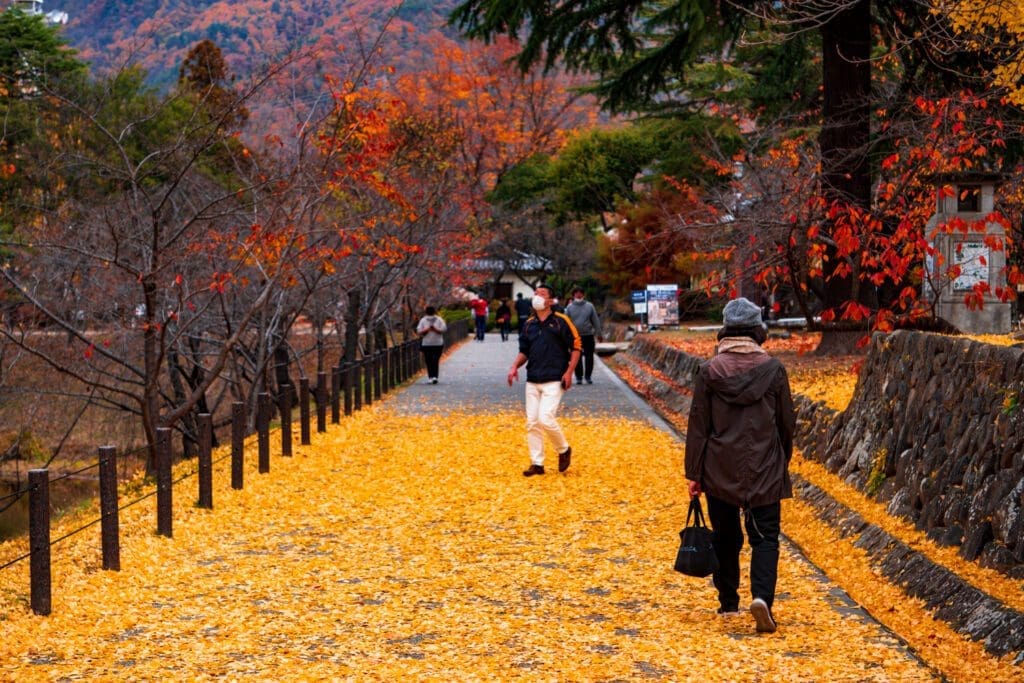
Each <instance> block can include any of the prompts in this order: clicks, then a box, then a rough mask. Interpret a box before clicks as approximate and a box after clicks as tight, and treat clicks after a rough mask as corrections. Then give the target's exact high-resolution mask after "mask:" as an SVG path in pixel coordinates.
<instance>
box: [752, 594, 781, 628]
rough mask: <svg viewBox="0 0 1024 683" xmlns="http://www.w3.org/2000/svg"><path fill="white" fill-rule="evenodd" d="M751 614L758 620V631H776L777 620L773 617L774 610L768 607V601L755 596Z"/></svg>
mask: <svg viewBox="0 0 1024 683" xmlns="http://www.w3.org/2000/svg"><path fill="white" fill-rule="evenodd" d="M750 614H751V615H752V616H753V617H754V621H756V622H757V632H758V633H775V628H776V626H775V620H774V619H772V611H771V610H770V609H768V603H766V602H765V601H764V600H762V599H761V598H754V600H753V602H751V603H750Z"/></svg>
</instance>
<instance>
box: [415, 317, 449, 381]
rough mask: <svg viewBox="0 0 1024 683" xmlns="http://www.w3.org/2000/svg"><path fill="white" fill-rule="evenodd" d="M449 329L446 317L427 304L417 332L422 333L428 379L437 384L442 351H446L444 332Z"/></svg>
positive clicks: (421, 340)
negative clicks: (445, 320)
mask: <svg viewBox="0 0 1024 683" xmlns="http://www.w3.org/2000/svg"><path fill="white" fill-rule="evenodd" d="M447 329H448V325H446V324H445V322H444V318H442V317H441V316H439V315H437V310H436V309H435V308H434V307H433V306H427V309H426V311H425V315H424V316H423V317H422V318H420V322H419V323H418V324H417V325H416V334H418V335H420V337H422V339H420V351H421V352H422V353H423V363H424V364H425V365H426V366H427V380H428V381H429V382H430V383H431V384H437V377H438V370H439V369H440V365H441V352H442V351H444V333H445V331H446V330H447Z"/></svg>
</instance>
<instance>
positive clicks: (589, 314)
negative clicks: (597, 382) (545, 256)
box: [565, 287, 601, 384]
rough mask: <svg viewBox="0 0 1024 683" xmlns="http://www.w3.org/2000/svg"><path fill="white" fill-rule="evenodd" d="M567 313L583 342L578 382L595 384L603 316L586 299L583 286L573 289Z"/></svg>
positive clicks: (577, 372) (577, 366) (566, 309)
mask: <svg viewBox="0 0 1024 683" xmlns="http://www.w3.org/2000/svg"><path fill="white" fill-rule="evenodd" d="M565 314H566V315H567V316H569V319H570V320H572V324H573V325H574V326H575V327H576V331H577V332H579V333H580V342H581V343H582V344H583V356H582V358H580V362H579V363H577V364H576V384H583V382H584V381H586V383H587V384H593V383H594V381H593V380H592V379H591V375H593V374H594V347H595V346H596V342H595V339H596V341H600V340H601V317H600V316H599V315H598V314H597V309H596V308H594V304H592V303H590V302H589V301H587V300H586V298H585V292H584V291H583V288H582V287H577V288H576V289H574V290H572V300H571V301H570V302H569V305H568V306H566V307H565Z"/></svg>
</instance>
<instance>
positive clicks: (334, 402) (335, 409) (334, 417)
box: [331, 365, 341, 424]
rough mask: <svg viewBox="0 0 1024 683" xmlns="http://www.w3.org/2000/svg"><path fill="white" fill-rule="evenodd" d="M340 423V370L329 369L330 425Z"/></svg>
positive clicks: (336, 367)
mask: <svg viewBox="0 0 1024 683" xmlns="http://www.w3.org/2000/svg"><path fill="white" fill-rule="evenodd" d="M339 422H341V368H340V367H339V366H337V365H335V366H334V367H333V368H331V423H332V424H338V423H339Z"/></svg>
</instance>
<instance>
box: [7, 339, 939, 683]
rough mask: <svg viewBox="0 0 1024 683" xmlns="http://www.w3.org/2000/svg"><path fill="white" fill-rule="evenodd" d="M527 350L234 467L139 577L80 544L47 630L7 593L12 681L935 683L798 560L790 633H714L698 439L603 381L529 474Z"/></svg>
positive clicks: (71, 553) (463, 369)
mask: <svg viewBox="0 0 1024 683" xmlns="http://www.w3.org/2000/svg"><path fill="white" fill-rule="evenodd" d="M514 354H515V345H514V342H505V343H504V344H502V342H500V340H499V339H498V337H497V336H488V338H487V340H486V341H485V342H483V343H476V342H472V341H467V342H464V343H463V344H462V345H461V346H459V347H458V348H456V349H454V350H453V351H452V352H451V353H450V354H449V356H448V357H447V358H446V359H445V360H444V361H443V363H442V366H441V373H440V383H439V384H437V385H429V384H425V383H424V382H423V381H422V378H419V379H417V380H416V381H415V382H414V383H412V384H411V385H410V386H407V387H405V388H403V389H401V390H399V391H395V392H391V393H390V394H389V395H388V396H387V397H385V398H384V400H383V401H381V402H375V403H374V405H373V406H372V407H371V408H369V409H367V410H363V411H360V412H359V413H357V414H356V415H354V416H353V417H351V418H346V419H344V420H342V423H341V424H340V425H331V426H330V428H329V430H328V432H327V433H325V434H316V435H315V436H314V437H313V443H312V444H311V445H310V446H304V447H300V448H298V449H296V453H295V456H294V457H293V458H291V459H287V458H280V457H278V455H277V452H276V451H275V452H274V453H273V455H274V457H275V459H274V465H273V468H272V469H273V476H265V477H261V476H259V475H257V474H254V473H253V474H250V473H248V472H247V474H246V476H247V479H246V481H247V488H246V489H245V490H244V491H232V490H230V489H228V488H227V483H226V480H225V476H224V472H223V471H217V472H216V473H215V481H216V486H217V490H216V492H215V500H217V501H218V503H217V507H216V508H215V509H214V510H212V511H209V510H200V509H197V508H195V507H193V506H192V505H191V501H189V500H183V499H185V498H186V497H185V496H179V497H178V498H176V510H175V519H176V520H179V521H178V522H176V526H175V536H174V538H173V539H168V538H162V537H157V536H155V535H153V534H152V531H151V527H152V517H151V516H150V515H151V514H152V510H151V509H150V510H143V511H142V512H140V513H134V512H133V514H134V515H135V517H129V518H127V519H125V520H123V528H124V529H125V530H126V533H127V534H128V536H129V537H128V538H127V539H126V541H125V543H124V546H125V548H124V553H123V556H124V561H123V563H122V566H123V571H122V572H120V573H118V574H115V573H110V572H100V571H94V569H95V567H96V565H97V563H98V559H97V558H95V557H94V556H93V555H94V554H95V553H94V551H93V550H92V549H87V548H79V547H78V546H73V547H71V548H69V550H68V553H67V555H66V556H68V557H71V558H73V559H71V560H63V561H61V562H60V563H59V566H58V567H55V571H56V572H57V573H58V576H56V577H55V579H56V581H58V582H60V583H61V585H62V589H61V591H60V593H59V597H58V599H57V602H58V603H59V604H55V606H54V613H53V615H51V616H50V617H47V618H41V617H35V616H32V615H31V614H30V613H27V610H26V609H25V607H24V605H18V604H16V603H12V602H10V601H9V598H8V594H7V593H6V592H0V619H2V620H3V629H4V638H3V639H0V679H2V680H40V679H43V680H52V679H59V678H68V679H73V678H91V679H97V678H100V679H118V680H124V679H134V680H139V679H142V680H157V679H159V680H167V679H170V680H182V679H189V680H192V679H196V678H204V677H215V676H216V677H226V678H229V679H233V680H234V679H252V680H321V679H345V680H438V681H451V680H513V679H522V680H558V681H565V680H584V681H590V680H665V681H678V680H702V681H708V680H711V681H823V680H830V681H831V680H834V681H844V680H845V681H853V680H856V681H873V680H878V681H929V680H935V678H936V677H935V676H934V674H933V673H932V672H931V671H929V670H928V669H927V668H925V667H923V666H922V665H921V664H920V663H919V662H918V661H917V660H916V659H914V658H913V657H912V656H911V654H910V653H909V652H907V650H906V649H905V648H904V647H903V646H902V645H901V644H900V643H899V642H898V641H897V640H896V639H895V638H893V637H892V636H891V635H890V634H888V633H887V632H886V631H885V630H884V629H882V628H881V627H880V626H879V625H878V624H877V623H875V622H874V621H872V620H870V619H869V618H867V617H866V616H865V615H864V613H863V611H861V610H859V609H857V608H856V607H855V606H854V605H852V604H851V602H850V601H849V599H848V598H846V597H845V595H844V594H843V593H842V592H841V591H839V590H838V589H837V588H836V586H835V585H834V584H832V583H830V582H829V581H827V580H826V579H825V578H824V577H823V576H822V575H821V573H820V572H818V571H817V570H816V569H815V568H814V567H812V566H811V565H810V564H808V563H807V562H805V561H803V560H802V559H801V558H800V557H799V556H798V555H796V554H795V553H794V552H793V551H792V549H791V548H789V547H786V548H784V549H783V558H782V561H781V563H780V581H779V591H780V594H779V597H778V601H777V603H776V614H777V616H778V618H779V622H780V630H779V632H778V633H776V634H773V635H770V636H764V635H757V634H756V633H755V632H754V625H753V621H752V620H751V619H750V618H749V617H748V616H746V615H744V616H743V617H738V618H729V619H723V618H719V617H717V616H716V615H715V614H714V609H715V607H716V606H717V605H716V604H717V601H716V599H715V595H714V591H713V589H712V588H711V587H710V585H709V584H708V581H706V580H699V579H691V578H687V577H683V576H680V575H678V574H676V573H675V572H673V571H672V569H671V562H672V558H673V557H674V555H675V550H676V545H677V543H678V536H677V533H678V530H679V528H680V527H681V526H682V524H683V522H684V517H685V511H686V501H685V500H684V498H685V493H684V492H683V481H682V474H681V471H680V470H681V461H682V447H681V444H680V443H679V442H678V441H677V440H676V439H675V437H674V436H673V435H672V433H671V432H670V431H668V430H667V428H664V425H663V424H662V426H661V428H658V427H656V426H655V425H657V424H658V423H659V422H660V420H658V419H657V418H656V417H654V416H653V414H652V413H650V411H649V410H647V408H646V406H645V405H644V404H643V403H642V402H641V401H639V399H637V398H636V397H635V396H633V395H632V394H631V392H629V391H628V390H627V389H625V388H624V387H623V386H622V385H621V383H618V381H617V380H616V379H615V378H614V377H613V376H612V375H611V373H610V372H609V371H607V370H606V369H605V368H603V366H601V367H600V368H599V370H598V371H596V372H595V375H594V384H593V385H584V386H580V387H577V386H574V387H573V389H572V390H570V391H569V392H568V394H567V395H566V400H565V402H564V403H563V410H562V411H561V414H560V417H561V420H562V424H563V428H564V429H565V431H566V433H567V436H568V437H569V439H570V443H571V444H572V445H573V451H574V457H573V464H572V467H571V468H570V469H569V471H568V472H566V473H565V474H558V473H556V472H554V471H553V469H554V468H552V470H551V471H549V473H548V474H546V475H544V476H541V477H532V478H529V479H527V478H525V477H523V476H522V475H521V474H520V472H521V471H522V469H523V465H524V463H525V462H526V460H527V456H526V446H525V433H524V428H523V423H524V418H523V416H522V399H523V386H522V383H521V382H520V383H519V384H517V385H516V386H515V387H514V388H512V389H510V388H509V387H508V386H507V385H506V384H505V383H504V379H505V373H506V372H507V369H508V366H509V365H511V361H512V357H513V356H514ZM273 441H274V442H276V441H277V440H273ZM252 447H253V449H254V448H255V444H253V446H252ZM549 457H550V456H549ZM254 460H255V458H253V457H252V455H251V454H250V453H249V449H248V447H247V463H253V461H254ZM253 464H254V463H253ZM249 482H251V484H250V483H249ZM139 507H142V506H139ZM133 510H134V509H133ZM784 523H785V522H784ZM72 540H73V539H72ZM79 545H82V544H79ZM83 569H84V570H83ZM743 582H744V585H745V586H746V585H748V584H747V579H746V576H744V578H743Z"/></svg>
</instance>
